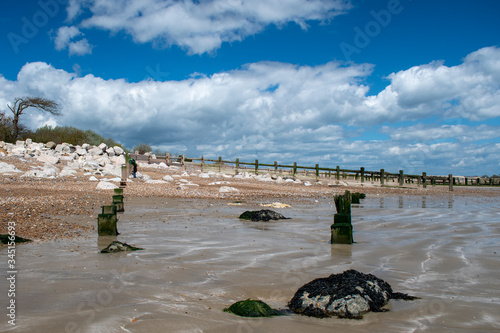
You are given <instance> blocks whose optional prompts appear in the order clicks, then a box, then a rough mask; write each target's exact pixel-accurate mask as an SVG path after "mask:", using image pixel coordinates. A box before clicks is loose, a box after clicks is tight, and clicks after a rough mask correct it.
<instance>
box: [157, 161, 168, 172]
mask: <svg viewBox="0 0 500 333" xmlns="http://www.w3.org/2000/svg"><path fill="white" fill-rule="evenodd" d="M158 169H163V170H166V169H168V165H167V164H165V162H161V163H160V164H158Z"/></svg>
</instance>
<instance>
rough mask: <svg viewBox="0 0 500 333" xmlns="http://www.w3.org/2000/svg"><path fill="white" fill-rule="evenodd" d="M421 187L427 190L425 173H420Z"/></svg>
mask: <svg viewBox="0 0 500 333" xmlns="http://www.w3.org/2000/svg"><path fill="white" fill-rule="evenodd" d="M422 187H423V188H427V173H426V172H422Z"/></svg>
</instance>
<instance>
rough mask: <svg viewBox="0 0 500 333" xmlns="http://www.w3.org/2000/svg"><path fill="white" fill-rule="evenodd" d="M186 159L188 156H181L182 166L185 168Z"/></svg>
mask: <svg viewBox="0 0 500 333" xmlns="http://www.w3.org/2000/svg"><path fill="white" fill-rule="evenodd" d="M185 159H186V155H184V154H182V155H181V166H184V160H185Z"/></svg>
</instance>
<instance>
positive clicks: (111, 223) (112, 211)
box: [97, 205, 118, 236]
mask: <svg viewBox="0 0 500 333" xmlns="http://www.w3.org/2000/svg"><path fill="white" fill-rule="evenodd" d="M117 221H118V219H117V218H116V206H114V205H109V206H102V214H99V215H97V233H98V235H99V236H116V235H118V230H117V228H116V222H117Z"/></svg>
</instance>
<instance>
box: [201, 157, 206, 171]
mask: <svg viewBox="0 0 500 333" xmlns="http://www.w3.org/2000/svg"><path fill="white" fill-rule="evenodd" d="M200 163H201V172H203V164H205V158H204V157H203V155H201V158H200Z"/></svg>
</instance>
